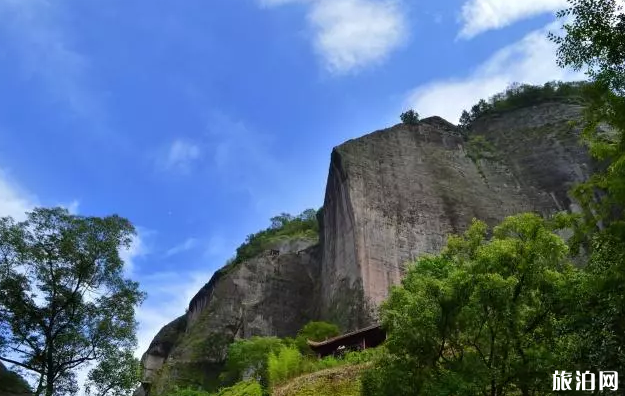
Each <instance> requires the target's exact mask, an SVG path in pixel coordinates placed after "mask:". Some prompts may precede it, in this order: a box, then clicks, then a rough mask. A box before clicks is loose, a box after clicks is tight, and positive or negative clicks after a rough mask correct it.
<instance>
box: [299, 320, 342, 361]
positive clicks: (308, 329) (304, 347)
mask: <svg viewBox="0 0 625 396" xmlns="http://www.w3.org/2000/svg"><path fill="white" fill-rule="evenodd" d="M339 334H341V332H340V330H339V327H338V326H337V325H335V324H332V323H328V322H309V323H308V324H306V326H304V327H303V328H302V329H301V330H300V331H299V332H298V333H297V338H296V339H295V343H296V345H297V347H298V349H299V351H300V352H301V353H303V354H305V355H308V354H311V353H312V350H311V349H310V347H309V346H308V342H307V340H311V341H324V340H327V339H328V338H332V337H336V336H338V335H339Z"/></svg>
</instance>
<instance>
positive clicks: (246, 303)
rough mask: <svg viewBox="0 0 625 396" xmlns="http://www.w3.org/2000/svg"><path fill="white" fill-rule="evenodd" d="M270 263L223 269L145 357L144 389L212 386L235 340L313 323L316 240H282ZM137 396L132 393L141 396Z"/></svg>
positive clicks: (259, 259) (282, 332) (263, 260)
mask: <svg viewBox="0 0 625 396" xmlns="http://www.w3.org/2000/svg"><path fill="white" fill-rule="evenodd" d="M274 249H276V250H278V251H279V252H280V253H279V254H278V255H276V256H271V255H267V254H264V255H261V256H259V257H256V258H253V259H250V260H246V261H243V262H242V263H239V264H237V265H231V266H227V267H224V268H223V269H221V270H219V271H217V272H216V273H215V275H213V277H212V279H211V280H210V281H209V282H208V283H207V284H206V285H205V286H204V287H203V288H202V289H201V290H200V291H199V292H198V293H197V294H196V295H195V296H194V297H193V299H192V300H191V302H190V303H189V308H188V311H187V313H186V314H185V315H184V316H182V317H180V318H178V319H176V320H175V321H173V322H172V323H170V324H168V325H167V326H165V327H164V328H163V329H162V330H161V331H160V332H159V333H158V335H157V336H156V337H155V338H154V340H153V341H152V343H151V345H150V347H149V349H148V351H147V352H146V353H145V354H144V355H143V358H142V365H143V381H142V382H143V384H144V385H143V388H144V390H149V391H150V393H151V394H161V393H163V392H164V391H166V390H167V389H169V388H170V387H171V386H172V385H173V384H176V385H179V386H196V385H199V386H204V387H207V388H212V387H215V386H216V385H217V377H218V375H219V373H220V370H221V367H222V364H223V361H224V358H225V354H226V350H227V346H228V345H229V344H230V343H232V342H233V341H234V340H235V339H238V338H249V337H252V336H269V335H271V336H278V337H285V336H290V335H293V334H295V333H296V332H297V331H298V330H299V329H300V328H302V327H303V326H304V325H305V324H306V323H308V322H309V321H311V320H313V319H314V318H316V317H318V316H319V313H318V308H317V307H316V305H315V301H314V299H312V298H311V296H315V295H318V293H319V291H318V290H319V279H320V262H321V260H320V251H319V246H318V245H316V241H311V240H307V239H295V240H288V241H284V242H282V243H280V244H278V245H277V246H275V247H274ZM139 393H141V392H138V393H137V394H139Z"/></svg>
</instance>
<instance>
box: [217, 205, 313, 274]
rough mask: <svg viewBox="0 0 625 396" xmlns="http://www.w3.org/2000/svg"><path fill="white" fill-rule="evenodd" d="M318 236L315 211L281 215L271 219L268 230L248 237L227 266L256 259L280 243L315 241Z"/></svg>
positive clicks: (309, 210) (308, 210)
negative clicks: (294, 240) (305, 239)
mask: <svg viewBox="0 0 625 396" xmlns="http://www.w3.org/2000/svg"><path fill="white" fill-rule="evenodd" d="M318 236H319V223H318V221H317V211H315V210H314V209H307V210H305V211H303V212H302V213H301V214H299V215H297V216H292V215H290V214H288V213H282V214H281V215H279V216H275V217H272V218H271V226H270V227H269V228H267V229H265V230H262V231H259V232H257V233H255V234H250V235H248V236H247V238H246V239H245V242H244V243H243V244H241V246H239V247H238V248H237V253H236V256H235V257H234V258H233V259H232V260H231V261H230V262H229V263H228V264H229V265H232V264H238V263H240V262H243V261H245V260H249V259H251V258H253V257H256V256H258V255H260V254H261V253H263V251H265V250H267V249H269V248H270V247H271V246H272V245H274V244H275V243H277V242H280V241H284V240H287V239H294V238H308V239H317V238H318Z"/></svg>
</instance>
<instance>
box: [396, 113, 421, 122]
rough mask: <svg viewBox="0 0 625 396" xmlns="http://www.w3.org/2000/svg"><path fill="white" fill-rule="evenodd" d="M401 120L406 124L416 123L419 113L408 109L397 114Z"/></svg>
mask: <svg viewBox="0 0 625 396" xmlns="http://www.w3.org/2000/svg"><path fill="white" fill-rule="evenodd" d="M399 118H400V119H401V122H403V123H404V124H406V125H416V124H418V123H419V113H417V112H416V111H414V110H408V111H406V112H404V113H401V115H400V116H399Z"/></svg>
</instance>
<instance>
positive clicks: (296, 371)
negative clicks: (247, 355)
mask: <svg viewBox="0 0 625 396" xmlns="http://www.w3.org/2000/svg"><path fill="white" fill-rule="evenodd" d="M303 361H304V357H303V356H302V354H301V353H300V352H299V350H298V349H297V348H294V347H283V348H281V349H280V350H279V351H278V352H277V353H276V352H272V353H270V354H269V358H268V360H267V370H268V374H269V382H270V383H271V386H275V385H278V384H280V383H282V382H284V381H286V380H288V379H290V378H293V377H295V376H297V375H300V374H301V373H302V371H303V370H302V362H303Z"/></svg>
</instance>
